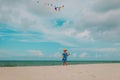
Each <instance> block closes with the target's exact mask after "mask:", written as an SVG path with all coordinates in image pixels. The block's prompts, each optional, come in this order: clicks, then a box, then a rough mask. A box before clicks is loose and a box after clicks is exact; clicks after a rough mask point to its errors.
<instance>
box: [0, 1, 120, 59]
mask: <svg viewBox="0 0 120 80" xmlns="http://www.w3.org/2000/svg"><path fill="white" fill-rule="evenodd" d="M48 4H53V6H48ZM61 5H64V8H61V9H60V11H55V9H54V8H55V6H61ZM64 48H67V49H68V52H69V53H71V56H70V57H69V60H120V0H0V60H61V54H62V50H63V49H64Z"/></svg>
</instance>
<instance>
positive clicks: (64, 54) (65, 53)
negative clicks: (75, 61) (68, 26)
mask: <svg viewBox="0 0 120 80" xmlns="http://www.w3.org/2000/svg"><path fill="white" fill-rule="evenodd" d="M69 55H70V54H68V53H67V49H64V50H63V54H62V61H63V65H68V62H67V57H68V56H69Z"/></svg>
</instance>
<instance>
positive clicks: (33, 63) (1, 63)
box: [0, 61, 120, 67]
mask: <svg viewBox="0 0 120 80" xmlns="http://www.w3.org/2000/svg"><path fill="white" fill-rule="evenodd" d="M68 63H69V64H70V65H75V64H101V63H120V61H68ZM53 65H62V62H61V61H0V67H14V66H53Z"/></svg>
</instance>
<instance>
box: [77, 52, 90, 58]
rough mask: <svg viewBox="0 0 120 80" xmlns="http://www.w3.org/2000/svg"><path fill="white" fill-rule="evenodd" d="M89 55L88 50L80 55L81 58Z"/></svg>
mask: <svg viewBox="0 0 120 80" xmlns="http://www.w3.org/2000/svg"><path fill="white" fill-rule="evenodd" d="M87 56H88V53H86V52H83V53H80V55H79V57H80V58H85V57H87Z"/></svg>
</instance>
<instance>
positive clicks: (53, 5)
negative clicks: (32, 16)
mask: <svg viewBox="0 0 120 80" xmlns="http://www.w3.org/2000/svg"><path fill="white" fill-rule="evenodd" d="M36 3H38V4H39V3H40V2H39V0H38V1H37V2H36ZM45 5H47V6H48V7H52V8H53V9H54V10H55V11H57V12H59V11H61V10H62V9H64V5H58V4H52V3H45Z"/></svg>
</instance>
